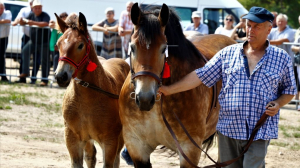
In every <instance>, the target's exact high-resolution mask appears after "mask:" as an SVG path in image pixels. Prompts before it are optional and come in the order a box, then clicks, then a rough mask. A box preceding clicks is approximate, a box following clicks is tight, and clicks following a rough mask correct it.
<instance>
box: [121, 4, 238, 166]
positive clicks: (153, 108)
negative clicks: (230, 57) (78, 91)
mask: <svg viewBox="0 0 300 168" xmlns="http://www.w3.org/2000/svg"><path fill="white" fill-rule="evenodd" d="M131 19H132V22H133V24H134V32H133V35H132V37H131V43H130V45H129V47H130V50H131V54H130V62H131V73H129V75H128V76H127V79H126V81H125V83H124V85H123V87H122V90H121V94H120V101H119V103H120V117H121V122H122V125H123V137H124V141H125V145H126V146H127V148H128V151H129V154H130V156H131V157H132V160H133V162H134V165H135V167H143V168H144V167H151V163H150V154H151V153H152V152H153V151H154V150H155V148H156V147H157V146H158V145H160V144H162V145H164V146H166V147H168V148H170V149H172V150H174V151H177V152H178V149H177V146H176V145H175V141H174V140H173V138H172V136H171V134H170V133H169V131H168V129H167V128H166V126H165V124H164V122H163V118H162V111H163V113H164V115H165V116H166V120H167V121H168V122H169V124H170V125H171V128H172V129H173V130H174V132H175V134H176V136H177V139H178V141H179V144H180V146H181V147H182V149H183V152H184V153H185V155H186V156H187V157H188V158H189V159H190V160H191V162H192V163H193V164H195V165H197V164H198V162H199V159H200V154H201V151H200V150H199V149H197V148H196V147H195V146H194V145H193V144H192V142H191V141H190V140H189V139H188V137H187V136H186V134H185V133H184V131H183V130H182V129H181V127H180V125H179V123H178V122H177V120H176V119H175V117H174V115H173V112H174V113H175V114H176V115H177V116H178V118H179V119H180V120H181V122H182V123H183V125H184V126H185V128H186V129H187V131H188V132H189V134H190V135H191V137H192V138H193V139H194V140H195V142H196V143H197V144H199V145H201V144H202V143H203V142H204V141H205V140H212V139H213V136H212V135H214V133H215V131H216V123H217V121H218V111H219V104H217V105H216V108H212V107H214V104H213V89H212V88H207V87H206V86H204V85H201V86H199V87H197V88H195V89H192V90H189V91H185V92H181V93H177V94H174V95H171V96H167V97H164V101H163V104H162V109H161V105H160V104H161V102H159V101H157V100H158V99H159V98H158V96H157V90H158V87H159V86H160V81H161V74H162V72H163V69H164V65H165V61H167V63H168V64H169V65H170V75H171V76H170V78H167V79H163V80H162V84H163V85H170V84H172V83H174V82H177V81H178V80H180V79H181V78H183V77H184V76H185V75H187V74H188V73H190V72H191V71H193V70H195V69H197V68H199V67H202V66H204V65H205V62H206V59H205V58H204V57H203V55H201V54H200V52H199V51H198V50H197V48H196V47H195V46H194V45H193V44H192V43H191V42H190V41H189V40H187V39H186V37H185V36H184V34H183V32H182V28H181V25H180V22H179V19H178V16H177V15H176V14H175V13H174V12H173V11H172V10H169V8H168V7H167V5H165V4H164V5H163V6H162V8H161V9H158V8H155V9H153V10H152V11H144V12H142V11H141V9H140V8H139V6H138V4H137V3H136V4H134V5H133V7H132V9H131ZM190 39H191V40H192V41H193V42H195V45H196V46H199V49H200V48H202V49H203V50H201V51H203V53H205V54H207V55H205V56H206V58H208V59H209V58H211V57H212V56H213V55H214V54H216V53H217V51H219V50H220V49H222V48H224V47H225V46H227V45H230V44H234V43H235V41H234V40H232V39H230V38H228V37H225V36H223V35H209V36H195V37H191V38H190ZM167 46H168V55H169V56H168V57H167V58H166V55H165V51H166V48H167ZM205 51H208V52H205ZM220 88H221V81H220V82H218V83H217V92H218V93H219V91H220ZM211 109H212V110H211ZM205 142H209V141H205ZM210 142H211V141H210ZM178 153H179V152H178ZM179 157H180V167H192V166H191V165H190V164H189V163H188V162H187V161H186V160H185V159H184V158H183V156H182V155H181V153H179Z"/></svg>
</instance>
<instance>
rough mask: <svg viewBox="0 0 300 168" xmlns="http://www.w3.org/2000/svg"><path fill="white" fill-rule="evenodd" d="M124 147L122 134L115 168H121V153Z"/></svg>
mask: <svg viewBox="0 0 300 168" xmlns="http://www.w3.org/2000/svg"><path fill="white" fill-rule="evenodd" d="M123 146H124V140H123V136H122V134H120V136H119V144H118V149H117V155H116V158H115V162H114V168H118V167H120V152H121V150H122V148H123Z"/></svg>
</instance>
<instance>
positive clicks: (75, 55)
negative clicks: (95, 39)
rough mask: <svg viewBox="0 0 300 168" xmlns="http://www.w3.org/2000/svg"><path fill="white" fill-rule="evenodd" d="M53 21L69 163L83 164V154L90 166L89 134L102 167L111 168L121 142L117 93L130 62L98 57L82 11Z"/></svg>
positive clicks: (116, 164)
mask: <svg viewBox="0 0 300 168" xmlns="http://www.w3.org/2000/svg"><path fill="white" fill-rule="evenodd" d="M56 17H57V15H56ZM57 21H58V24H59V26H60V29H61V30H62V32H63V33H64V34H63V35H62V37H61V38H60V39H59V40H58V42H57V45H58V47H59V51H60V55H61V57H60V62H59V64H58V68H57V70H56V72H55V74H56V75H55V77H56V79H57V82H58V84H59V85H60V86H65V85H67V84H68V83H69V82H70V84H69V86H68V88H67V90H66V92H65V95H64V99H63V107H62V112H63V117H64V120H65V140H66V146H67V148H68V150H69V154H70V157H71V164H72V165H71V167H78V168H79V167H83V157H84V159H85V162H86V164H87V167H95V164H96V148H95V146H94V140H95V141H97V142H98V143H99V145H100V147H101V148H102V151H103V167H106V168H108V167H114V168H117V167H119V163H120V151H121V149H122V147H123V145H124V141H123V137H122V125H121V121H120V117H119V104H118V95H119V93H120V91H121V87H122V85H123V83H124V81H125V79H126V76H127V74H128V72H129V70H130V68H129V66H128V64H127V63H126V62H125V61H124V60H122V59H117V58H114V59H109V60H105V59H103V58H102V60H101V62H102V64H101V63H100V62H99V60H98V58H97V55H96V52H95V49H94V45H93V44H92V40H91V39H90V35H89V33H88V30H87V22H86V19H85V16H84V15H83V14H82V13H80V14H79V17H78V16H77V15H76V14H71V15H69V17H68V18H67V20H66V22H64V21H63V20H61V19H60V18H59V17H57Z"/></svg>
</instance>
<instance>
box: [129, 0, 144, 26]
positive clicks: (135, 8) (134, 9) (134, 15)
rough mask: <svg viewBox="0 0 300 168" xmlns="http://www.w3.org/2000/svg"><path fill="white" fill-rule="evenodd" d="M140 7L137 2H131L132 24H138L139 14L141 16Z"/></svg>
mask: <svg viewBox="0 0 300 168" xmlns="http://www.w3.org/2000/svg"><path fill="white" fill-rule="evenodd" d="M141 13H142V12H141V9H140V8H139V5H138V3H135V4H133V6H132V8H131V14H130V16H131V21H132V23H133V24H134V25H136V26H137V25H138V23H139V21H140V18H141V17H140V16H141Z"/></svg>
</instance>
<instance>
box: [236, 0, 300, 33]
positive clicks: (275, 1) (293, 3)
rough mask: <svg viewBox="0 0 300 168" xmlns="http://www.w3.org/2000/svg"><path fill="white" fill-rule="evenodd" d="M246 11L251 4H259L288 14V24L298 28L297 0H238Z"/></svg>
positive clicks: (298, 12)
mask: <svg viewBox="0 0 300 168" xmlns="http://www.w3.org/2000/svg"><path fill="white" fill-rule="evenodd" d="M238 1H239V2H240V3H241V4H242V5H243V6H244V7H245V8H246V9H247V10H248V11H249V10H250V8H251V7H252V6H260V7H263V8H266V9H268V10H269V11H276V12H278V13H283V14H286V15H287V16H288V25H289V26H290V27H292V28H298V27H299V23H298V16H299V15H300V11H299V7H300V1H298V0H238Z"/></svg>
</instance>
